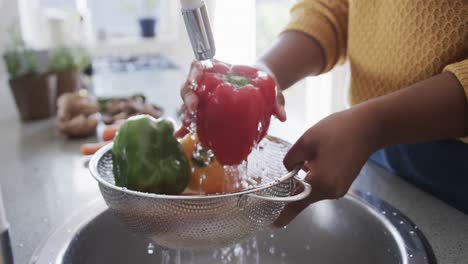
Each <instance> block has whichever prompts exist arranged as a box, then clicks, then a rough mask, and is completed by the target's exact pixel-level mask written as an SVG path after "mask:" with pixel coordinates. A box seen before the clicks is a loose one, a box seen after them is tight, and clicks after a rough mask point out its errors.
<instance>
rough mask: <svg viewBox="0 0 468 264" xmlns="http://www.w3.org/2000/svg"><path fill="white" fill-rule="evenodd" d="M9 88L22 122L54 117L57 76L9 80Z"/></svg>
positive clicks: (32, 76)
mask: <svg viewBox="0 0 468 264" xmlns="http://www.w3.org/2000/svg"><path fill="white" fill-rule="evenodd" d="M10 88H11V92H12V93H13V97H14V98H15V102H16V107H17V108H18V112H19V114H20V116H21V119H22V120H23V121H30V120H36V119H43V118H48V117H51V116H53V115H54V113H55V98H56V97H55V96H56V88H57V76H55V75H53V74H39V75H26V76H22V77H20V78H16V79H13V80H10Z"/></svg>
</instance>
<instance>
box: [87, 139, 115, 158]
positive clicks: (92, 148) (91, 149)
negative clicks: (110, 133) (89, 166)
mask: <svg viewBox="0 0 468 264" xmlns="http://www.w3.org/2000/svg"><path fill="white" fill-rule="evenodd" d="M109 143H110V141H104V142H97V143H86V144H83V145H81V147H80V152H81V154H82V155H93V154H94V153H96V152H97V151H98V150H99V149H101V148H102V147H104V146H105V145H107V144H109Z"/></svg>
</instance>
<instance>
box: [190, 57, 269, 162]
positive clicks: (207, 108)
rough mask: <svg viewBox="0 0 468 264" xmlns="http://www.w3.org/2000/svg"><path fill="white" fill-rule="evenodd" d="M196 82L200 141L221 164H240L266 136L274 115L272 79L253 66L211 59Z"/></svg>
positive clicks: (197, 120) (197, 124) (197, 125)
mask: <svg viewBox="0 0 468 264" xmlns="http://www.w3.org/2000/svg"><path fill="white" fill-rule="evenodd" d="M195 83H196V88H195V93H196V94H197V96H198V98H199V103H198V108H197V111H196V127H197V134H198V137H199V139H200V142H201V143H202V144H203V145H204V146H205V147H208V148H210V149H211V150H212V151H213V153H214V155H215V157H216V159H217V160H218V161H219V162H220V163H221V164H223V165H236V164H240V163H242V161H244V160H246V159H247V156H248V155H249V154H250V152H251V150H252V148H253V147H254V145H255V144H257V143H258V142H259V141H260V140H261V139H262V138H263V137H264V136H265V135H266V133H267V130H268V127H269V125H270V119H271V116H272V115H273V114H275V103H276V102H275V98H276V84H275V81H274V80H273V79H272V78H271V77H270V76H269V75H267V74H266V73H264V72H262V71H259V70H258V69H255V68H252V67H248V66H238V65H234V66H233V65H229V64H226V63H222V62H219V61H214V62H213V67H210V68H206V69H204V70H203V71H202V72H201V74H200V76H198V77H197V79H196V80H195Z"/></svg>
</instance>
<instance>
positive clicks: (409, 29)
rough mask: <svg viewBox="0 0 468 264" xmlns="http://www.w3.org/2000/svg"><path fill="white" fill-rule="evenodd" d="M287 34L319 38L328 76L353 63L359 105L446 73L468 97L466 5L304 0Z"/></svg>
mask: <svg viewBox="0 0 468 264" xmlns="http://www.w3.org/2000/svg"><path fill="white" fill-rule="evenodd" d="M291 15H292V18H291V22H290V23H289V25H288V26H287V28H286V30H294V31H300V32H303V33H305V34H307V35H309V36H311V37H313V38H315V39H316V40H317V41H318V42H319V43H320V45H321V46H322V48H323V49H324V51H325V57H326V66H325V69H324V72H326V71H329V70H330V69H331V68H332V67H333V66H334V65H336V64H338V63H342V62H344V61H345V60H346V58H348V59H349V61H350V65H351V71H352V74H351V75H352V77H351V89H350V99H351V103H353V104H356V103H359V102H362V101H365V100H367V99H370V98H373V97H377V96H381V95H384V94H388V93H390V92H392V91H395V90H398V89H401V88H404V87H406V86H408V85H411V84H413V83H415V82H418V81H421V80H423V79H427V78H429V77H431V76H434V75H436V74H439V73H441V72H442V71H444V70H445V71H450V72H452V73H453V74H454V75H455V76H456V77H457V78H458V80H459V81H460V83H461V85H462V86H463V88H464V89H465V92H466V94H467V96H468V1H467V0H299V1H298V3H297V4H296V5H295V6H294V7H293V8H292V10H291Z"/></svg>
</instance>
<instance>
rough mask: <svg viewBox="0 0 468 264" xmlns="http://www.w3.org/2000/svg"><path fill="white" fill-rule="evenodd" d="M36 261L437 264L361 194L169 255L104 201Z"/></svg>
mask: <svg viewBox="0 0 468 264" xmlns="http://www.w3.org/2000/svg"><path fill="white" fill-rule="evenodd" d="M31 263H36V264H42V263H55V264H62V263H67V264H81V263H83V264H84V263H86V264H94V263H99V264H102V263H113V264H120V263H138V264H145V263H152V264H153V263H194V264H197V263H271V264H274V263H320V264H327V263H333V264H340V263H346V264H349V263H360V264H366V263H372V264H375V263H380V264H387V263H388V264H393V263H402V264H419V263H421V264H422V263H430V264H432V263H436V260H435V257H434V255H433V253H432V249H431V247H430V246H429V244H428V243H427V241H426V239H425V238H424V235H423V233H422V232H421V230H419V229H418V228H417V226H416V225H415V224H414V223H412V222H411V221H410V220H409V219H408V218H407V217H405V216H404V215H402V213H401V212H399V211H398V210H396V209H394V208H393V207H392V206H390V205H389V204H387V203H385V202H384V201H381V200H380V199H378V198H376V197H374V196H372V195H371V194H369V193H364V192H359V191H355V192H353V193H350V194H348V195H347V196H346V197H344V198H342V199H340V200H336V201H323V202H320V203H317V204H314V205H313V206H310V207H309V208H308V209H307V210H305V211H304V212H303V213H302V214H301V215H300V216H299V217H298V218H296V219H295V220H294V222H293V223H291V224H290V225H289V226H287V227H286V228H282V229H278V230H274V231H272V230H265V231H262V232H260V233H258V234H257V235H256V237H254V238H251V239H249V240H246V241H243V242H241V243H239V244H236V245H233V246H231V247H227V248H219V249H213V250H209V251H177V250H166V249H163V248H160V247H158V246H157V245H153V244H151V243H150V242H149V241H148V240H147V239H145V238H144V237H141V236H139V235H136V234H133V233H131V232H130V231H128V230H127V229H126V228H125V227H124V226H122V224H121V223H119V222H118V220H117V219H116V218H114V216H113V215H112V213H111V212H110V211H108V210H107V207H106V205H105V204H104V202H103V201H102V200H97V201H95V202H93V203H91V204H90V205H88V206H86V207H85V208H84V209H83V210H82V211H81V212H78V213H77V214H76V215H74V216H72V217H71V218H70V219H69V220H68V221H66V222H65V224H64V225H63V226H61V227H60V228H58V229H57V230H56V231H55V232H54V233H53V234H51V236H50V237H49V238H48V240H47V241H46V242H45V243H44V244H43V245H42V246H41V247H40V248H38V250H37V251H36V253H35V254H34V256H33V258H32V260H31Z"/></svg>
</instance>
